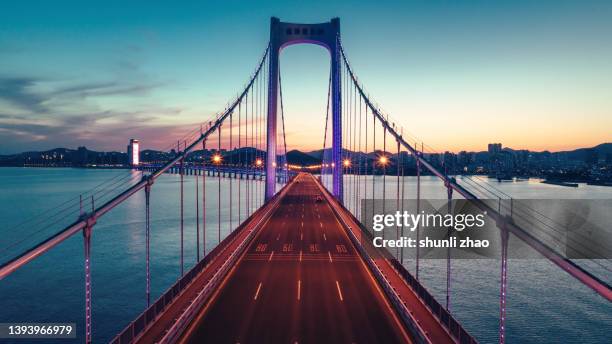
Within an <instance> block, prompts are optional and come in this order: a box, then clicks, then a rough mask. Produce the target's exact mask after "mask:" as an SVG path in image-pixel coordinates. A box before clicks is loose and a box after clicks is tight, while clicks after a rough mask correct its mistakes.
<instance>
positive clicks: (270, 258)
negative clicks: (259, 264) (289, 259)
mask: <svg viewBox="0 0 612 344" xmlns="http://www.w3.org/2000/svg"><path fill="white" fill-rule="evenodd" d="M272 257H274V251H272V252H270V257H268V261H271V260H272Z"/></svg>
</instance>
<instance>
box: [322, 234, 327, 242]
mask: <svg viewBox="0 0 612 344" xmlns="http://www.w3.org/2000/svg"><path fill="white" fill-rule="evenodd" d="M323 240H325V241H327V236H326V235H325V233H323Z"/></svg>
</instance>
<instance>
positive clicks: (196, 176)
mask: <svg viewBox="0 0 612 344" xmlns="http://www.w3.org/2000/svg"><path fill="white" fill-rule="evenodd" d="M201 131H202V129H201V128H200V132H201ZM194 164H195V163H194ZM195 167H196V166H195V165H194V171H195V172H196V173H195V187H196V191H195V201H196V261H198V262H199V261H200V193H199V192H200V191H199V188H200V187H199V183H200V182H199V179H200V178H198V173H197V171H198V170H195Z"/></svg>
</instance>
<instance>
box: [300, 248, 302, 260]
mask: <svg viewBox="0 0 612 344" xmlns="http://www.w3.org/2000/svg"><path fill="white" fill-rule="evenodd" d="M301 261H302V250H300V262H301Z"/></svg>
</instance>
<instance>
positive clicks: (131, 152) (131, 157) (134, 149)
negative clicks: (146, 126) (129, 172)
mask: <svg viewBox="0 0 612 344" xmlns="http://www.w3.org/2000/svg"><path fill="white" fill-rule="evenodd" d="M127 156H128V164H129V165H130V166H138V164H139V163H140V142H139V141H138V140H136V139H130V144H129V145H128V146H127Z"/></svg>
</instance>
